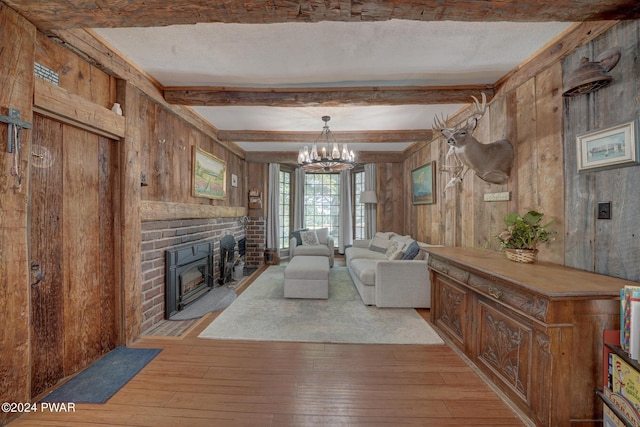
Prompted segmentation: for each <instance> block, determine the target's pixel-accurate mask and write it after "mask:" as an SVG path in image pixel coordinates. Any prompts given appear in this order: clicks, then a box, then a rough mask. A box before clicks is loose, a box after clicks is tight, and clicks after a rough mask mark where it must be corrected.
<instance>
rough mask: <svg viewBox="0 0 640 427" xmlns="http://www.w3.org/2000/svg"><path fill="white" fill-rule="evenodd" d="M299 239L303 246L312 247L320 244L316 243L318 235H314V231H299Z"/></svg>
mask: <svg viewBox="0 0 640 427" xmlns="http://www.w3.org/2000/svg"><path fill="white" fill-rule="evenodd" d="M300 237H301V238H302V244H303V245H304V246H313V245H319V244H320V242H319V241H318V235H317V234H316V231H315V230H309V231H301V232H300Z"/></svg>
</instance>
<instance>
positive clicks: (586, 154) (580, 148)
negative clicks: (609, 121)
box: [576, 119, 640, 172]
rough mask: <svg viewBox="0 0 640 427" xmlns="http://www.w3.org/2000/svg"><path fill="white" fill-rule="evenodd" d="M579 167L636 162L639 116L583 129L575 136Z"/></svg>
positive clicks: (587, 169)
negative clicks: (592, 128) (593, 129)
mask: <svg viewBox="0 0 640 427" xmlns="http://www.w3.org/2000/svg"><path fill="white" fill-rule="evenodd" d="M576 144H577V146H576V148H577V154H578V156H577V158H578V171H579V172H583V171H593V170H599V169H611V168H616V167H623V166H632V165H637V164H638V149H639V148H640V147H639V142H638V120H637V119H636V120H632V121H630V122H626V123H622V124H619V125H615V126H611V127H608V128H605V129H598V130H596V131H591V132H586V133H583V134H580V135H578V136H577V137H576Z"/></svg>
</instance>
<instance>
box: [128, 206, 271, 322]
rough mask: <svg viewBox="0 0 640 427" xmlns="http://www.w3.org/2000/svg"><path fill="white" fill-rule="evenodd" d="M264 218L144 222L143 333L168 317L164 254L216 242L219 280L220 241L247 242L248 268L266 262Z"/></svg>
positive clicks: (214, 250)
mask: <svg viewBox="0 0 640 427" xmlns="http://www.w3.org/2000/svg"><path fill="white" fill-rule="evenodd" d="M264 224H265V221H264V218H250V219H249V220H248V221H244V222H243V219H242V218H207V219H182V220H163V221H145V222H143V223H142V248H141V249H142V327H141V330H142V331H143V332H144V331H146V330H149V329H150V328H152V327H153V326H154V325H155V324H157V323H158V322H160V321H162V320H163V319H164V318H165V297H166V295H165V269H166V266H165V256H166V255H165V254H166V251H168V250H171V249H176V248H180V247H184V246H188V245H189V244H196V243H203V242H214V245H213V270H214V271H213V276H214V277H216V278H217V277H220V246H219V243H220V240H221V239H222V237H223V236H225V235H232V236H233V237H234V239H235V240H236V241H238V240H241V239H243V238H245V239H246V241H245V242H246V243H245V244H246V248H245V250H246V253H245V266H246V267H254V268H255V267H259V266H260V265H262V263H263V252H264V245H265V243H264V241H265V226H264Z"/></svg>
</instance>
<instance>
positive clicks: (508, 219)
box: [497, 210, 556, 263]
mask: <svg viewBox="0 0 640 427" xmlns="http://www.w3.org/2000/svg"><path fill="white" fill-rule="evenodd" d="M543 216H544V214H542V213H540V212H536V211H533V210H531V211H529V212H527V213H526V214H524V215H523V216H521V215H520V214H518V213H517V212H513V213H510V214H508V215H506V216H505V217H504V223H505V224H506V225H507V229H506V230H504V231H503V232H502V233H500V234H498V236H497V237H498V240H499V241H500V249H501V250H503V251H504V252H505V253H506V254H507V258H509V259H510V260H512V261H516V262H526V263H531V262H534V261H535V259H536V255H537V253H538V244H539V243H546V242H549V241H551V240H553V239H554V238H555V235H556V231H552V230H549V229H548V228H547V227H549V225H550V224H551V223H552V222H553V221H550V222H548V223H547V224H544V225H543V224H541V221H542V217H543Z"/></svg>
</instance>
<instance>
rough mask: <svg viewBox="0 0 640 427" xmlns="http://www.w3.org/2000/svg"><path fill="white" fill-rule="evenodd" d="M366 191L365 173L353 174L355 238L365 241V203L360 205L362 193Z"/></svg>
mask: <svg viewBox="0 0 640 427" xmlns="http://www.w3.org/2000/svg"><path fill="white" fill-rule="evenodd" d="M363 191H364V171H357V172H356V173H354V174H353V197H354V204H353V238H354V239H355V240H363V239H365V231H364V230H365V227H364V222H365V215H364V203H360V193H362V192H363Z"/></svg>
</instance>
